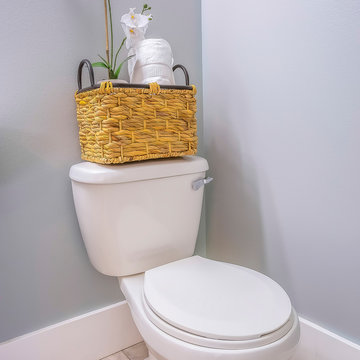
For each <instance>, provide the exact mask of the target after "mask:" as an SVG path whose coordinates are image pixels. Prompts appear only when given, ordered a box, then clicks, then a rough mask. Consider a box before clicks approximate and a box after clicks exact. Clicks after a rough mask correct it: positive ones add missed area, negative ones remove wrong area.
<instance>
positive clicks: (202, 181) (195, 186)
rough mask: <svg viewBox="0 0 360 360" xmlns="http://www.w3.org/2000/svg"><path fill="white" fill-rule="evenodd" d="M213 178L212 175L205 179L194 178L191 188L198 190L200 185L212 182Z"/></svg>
mask: <svg viewBox="0 0 360 360" xmlns="http://www.w3.org/2000/svg"><path fill="white" fill-rule="evenodd" d="M213 180H214V179H213V178H212V177H207V178H205V179H199V180H195V181H193V183H192V188H193V190H199V189H200V188H201V187H202V186H204V185H206V184H208V183H209V182H212V181H213Z"/></svg>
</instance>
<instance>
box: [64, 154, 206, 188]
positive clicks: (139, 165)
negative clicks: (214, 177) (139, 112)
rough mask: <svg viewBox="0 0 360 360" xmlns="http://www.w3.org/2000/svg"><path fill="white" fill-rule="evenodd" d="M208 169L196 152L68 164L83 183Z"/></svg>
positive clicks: (115, 181)
mask: <svg viewBox="0 0 360 360" xmlns="http://www.w3.org/2000/svg"><path fill="white" fill-rule="evenodd" d="M208 169H209V165H208V162H207V161H206V159H204V158H202V157H200V156H184V157H181V158H173V159H158V160H147V161H142V162H132V163H127V164H119V165H100V164H95V163H91V162H82V163H79V164H76V165H73V166H72V167H71V168H70V174H69V176H70V178H71V179H72V180H74V181H77V182H81V183H87V184H119V183H124V182H131V181H140V180H149V179H160V178H165V177H171V176H179V175H186V174H193V173H198V172H203V171H206V170H208Z"/></svg>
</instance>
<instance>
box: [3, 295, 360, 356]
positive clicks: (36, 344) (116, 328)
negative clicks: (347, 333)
mask: <svg viewBox="0 0 360 360" xmlns="http://www.w3.org/2000/svg"><path fill="white" fill-rule="evenodd" d="M300 324H301V340H300V344H299V346H298V349H297V352H296V354H295V355H294V358H293V359H292V360H342V359H344V360H359V359H360V346H359V345H357V344H354V343H352V342H351V341H349V340H346V339H344V338H342V337H340V336H338V335H336V334H334V333H332V332H330V331H328V330H326V329H324V328H322V327H320V326H318V325H316V324H314V323H312V322H310V321H308V320H305V319H303V318H300ZM140 341H142V338H141V336H140V334H139V332H138V330H137V328H136V326H135V324H134V322H133V320H132V317H131V313H130V309H129V307H128V304H127V303H126V301H122V302H120V303H117V304H114V305H110V306H107V307H105V308H102V309H99V310H96V311H92V312H90V313H87V314H84V315H81V316H78V317H75V318H73V319H70V320H66V321H63V322H61V323H58V324H55V325H52V326H48V327H46V328H44V329H41V330H38V331H34V332H32V333H30V334H26V335H24V336H20V337H18V338H15V339H12V340H9V341H6V342H4V343H1V344H0V360H22V359H27V360H49V359H51V360H72V359H74V360H99V359H101V358H103V357H105V356H107V355H110V354H113V353H115V352H117V351H120V350H122V349H125V348H127V347H129V346H131V345H134V344H137V343H138V342H140Z"/></svg>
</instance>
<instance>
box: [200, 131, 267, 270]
mask: <svg viewBox="0 0 360 360" xmlns="http://www.w3.org/2000/svg"><path fill="white" fill-rule="evenodd" d="M217 139H221V146H219V142H218V141H214V139H213V141H212V142H211V143H210V144H209V145H208V154H207V156H208V160H209V165H210V171H209V173H210V175H211V176H212V177H214V179H215V181H214V182H213V184H212V185H210V186H209V187H208V189H207V193H206V205H207V255H208V256H209V257H210V258H213V259H217V260H221V261H227V262H231V263H236V264H239V265H243V266H247V267H250V268H253V269H256V270H259V271H264V267H265V261H264V245H263V234H262V226H261V214H260V210H259V193H258V188H257V181H256V172H255V170H254V168H253V167H252V166H251V163H250V162H249V161H248V160H246V159H244V157H243V156H242V154H241V149H240V146H239V144H238V143H237V144H236V141H237V140H236V139H234V134H232V133H231V132H230V131H229V128H228V127H222V129H221V134H219V133H218V134H217ZM234 140H236V141H234ZM234 144H236V146H234Z"/></svg>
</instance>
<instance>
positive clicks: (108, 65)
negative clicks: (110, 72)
mask: <svg viewBox="0 0 360 360" xmlns="http://www.w3.org/2000/svg"><path fill="white" fill-rule="evenodd" d="M98 57H99V58H100V59H101V60H102V61H103V62H104V64H105V65H106V66H107V68H108V69H110V64H109V63H108V62H107V61H106V60H105V59H104V58H103V57H102V56H101V55H99V54H98Z"/></svg>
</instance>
